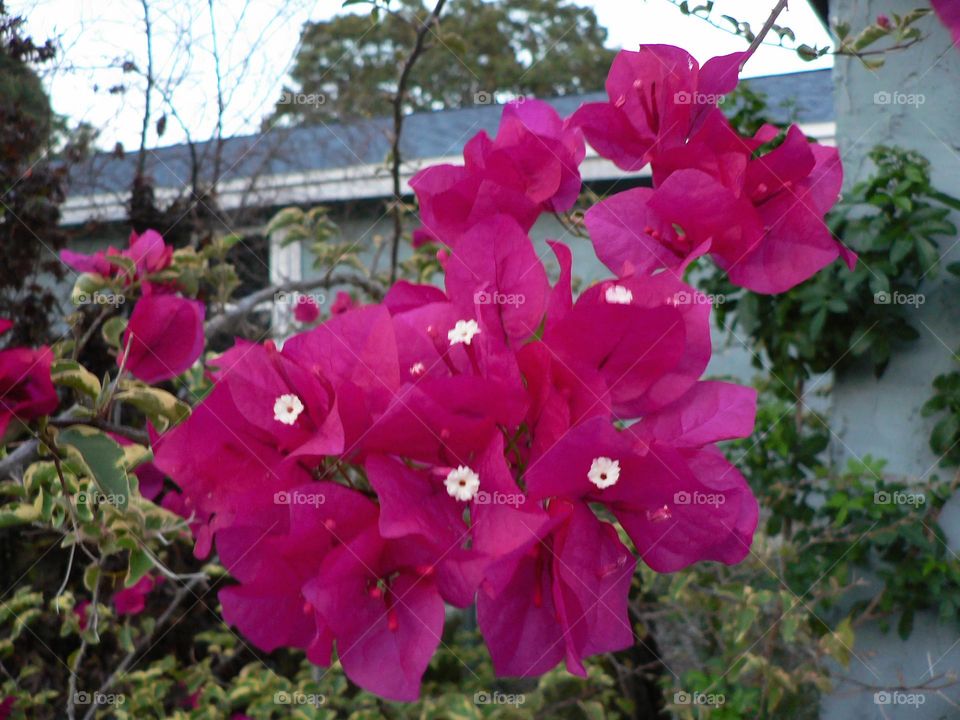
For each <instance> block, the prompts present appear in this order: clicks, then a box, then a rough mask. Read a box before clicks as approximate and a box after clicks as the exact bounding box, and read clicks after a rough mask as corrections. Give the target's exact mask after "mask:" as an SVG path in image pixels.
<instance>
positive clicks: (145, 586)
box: [112, 575, 157, 615]
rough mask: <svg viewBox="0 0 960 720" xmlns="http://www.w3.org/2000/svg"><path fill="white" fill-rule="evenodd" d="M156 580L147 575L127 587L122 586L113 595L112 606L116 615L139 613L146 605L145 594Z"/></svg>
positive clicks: (148, 592)
mask: <svg viewBox="0 0 960 720" xmlns="http://www.w3.org/2000/svg"><path fill="white" fill-rule="evenodd" d="M156 584H157V581H156V580H155V579H154V578H152V577H150V576H149V575H147V576H145V577H142V578H140V579H139V580H138V581H137V582H136V583H134V584H133V585H131V586H130V587H128V588H123V589H122V590H119V591H117V592H116V593H114V595H113V599H112V601H113V607H114V609H115V610H116V611H117V615H139V614H140V613H142V612H143V610H144V608H145V607H146V606H147V595H149V594H150V592H151V591H152V590H153V588H154V586H155V585H156Z"/></svg>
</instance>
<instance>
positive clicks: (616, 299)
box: [604, 285, 633, 305]
mask: <svg viewBox="0 0 960 720" xmlns="http://www.w3.org/2000/svg"><path fill="white" fill-rule="evenodd" d="M604 299H605V300H606V301H607V302H608V303H610V304H611V305H629V304H630V303H631V302H633V293H632V292H630V288H625V287H624V286H623V285H610V286H609V287H608V288H607V291H606V293H604Z"/></svg>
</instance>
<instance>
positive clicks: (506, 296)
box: [446, 215, 549, 343]
mask: <svg viewBox="0 0 960 720" xmlns="http://www.w3.org/2000/svg"><path fill="white" fill-rule="evenodd" d="M446 270H447V271H446V289H447V294H448V295H449V296H450V299H451V300H452V301H453V303H454V304H455V305H457V306H458V307H460V308H462V309H463V311H464V313H465V314H466V315H468V316H469V315H472V314H473V312H474V308H475V307H478V308H479V311H480V313H481V316H482V317H484V319H485V325H487V326H488V327H496V326H498V325H500V326H502V332H503V333H504V334H505V336H506V338H507V339H508V340H509V341H510V342H511V343H518V342H521V341H523V340H525V339H526V338H528V337H530V336H531V335H533V334H534V333H536V332H537V330H538V328H539V327H540V323H541V320H542V319H543V314H544V311H545V310H546V301H547V293H548V291H549V284H548V282H547V273H546V270H544V268H543V264H542V263H541V262H540V259H539V258H538V257H537V253H536V252H535V251H534V249H533V244H532V243H531V242H530V238H529V237H528V236H527V233H526V232H525V231H524V230H523V228H521V227H520V226H519V225H518V224H517V222H516V221H515V220H514V219H513V218H511V217H509V216H507V215H498V216H495V217H493V218H490V219H489V220H485V221H483V222H481V223H478V224H477V225H475V226H474V227H473V228H472V229H471V230H470V231H469V232H467V233H466V234H465V235H464V236H463V237H462V238H461V239H460V241H459V242H458V243H457V246H456V247H455V248H454V249H453V251H452V252H451V255H450V259H449V260H448V262H447V268H446Z"/></svg>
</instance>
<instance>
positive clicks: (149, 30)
mask: <svg viewBox="0 0 960 720" xmlns="http://www.w3.org/2000/svg"><path fill="white" fill-rule="evenodd" d="M140 4H141V5H142V6H143V24H144V27H145V28H146V35H147V91H146V93H144V102H143V126H142V127H141V129H140V152H139V153H138V156H137V178H141V177H143V173H144V170H145V168H146V162H147V152H146V150H147V130H149V128H150V95H152V94H153V26H152V24H151V22H150V4H149V3H148V2H147V0H140Z"/></svg>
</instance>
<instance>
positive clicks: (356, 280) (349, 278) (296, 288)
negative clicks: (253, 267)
mask: <svg viewBox="0 0 960 720" xmlns="http://www.w3.org/2000/svg"><path fill="white" fill-rule="evenodd" d="M337 285H352V286H353V287H357V288H360V289H361V290H363V291H365V292H366V293H368V294H369V295H370V296H371V297H372V298H374V299H376V300H379V299H380V298H382V297H383V294H384V288H383V286H382V285H381V284H380V283H379V282H378V281H376V280H373V279H372V278H368V277H364V276H363V275H359V274H357V273H338V274H334V275H326V276H324V277H322V278H312V279H310V280H298V281H296V282H289V283H283V284H279V285H271V286H269V287H265V288H263V289H262V290H257V291H256V292H253V293H250V294H249V295H247V296H246V297H244V298H242V299H240V300H238V301H237V302H236V303H234V305H233V307H231V308H230V309H228V310H227V311H226V312H224V313H222V314H220V315H217V316H215V317H213V318H211V319H210V320H208V321H207V323H206V325H205V327H204V329H205V331H206V334H207V336H208V337H209V336H210V335H213V334H215V333H219V332H228V331H230V330H232V329H233V328H235V327H236V326H237V325H238V324H239V323H240V322H241V321H242V320H243V318H245V317H246V316H247V315H248V314H250V312H252V311H253V309H254V308H256V306H257V305H259V304H260V303H263V302H267V301H269V300H273V298H274V296H275V295H277V293H281V292H288V293H293V292H301V293H303V292H309V291H310V290H316V289H317V288H331V287H336V286H337Z"/></svg>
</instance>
